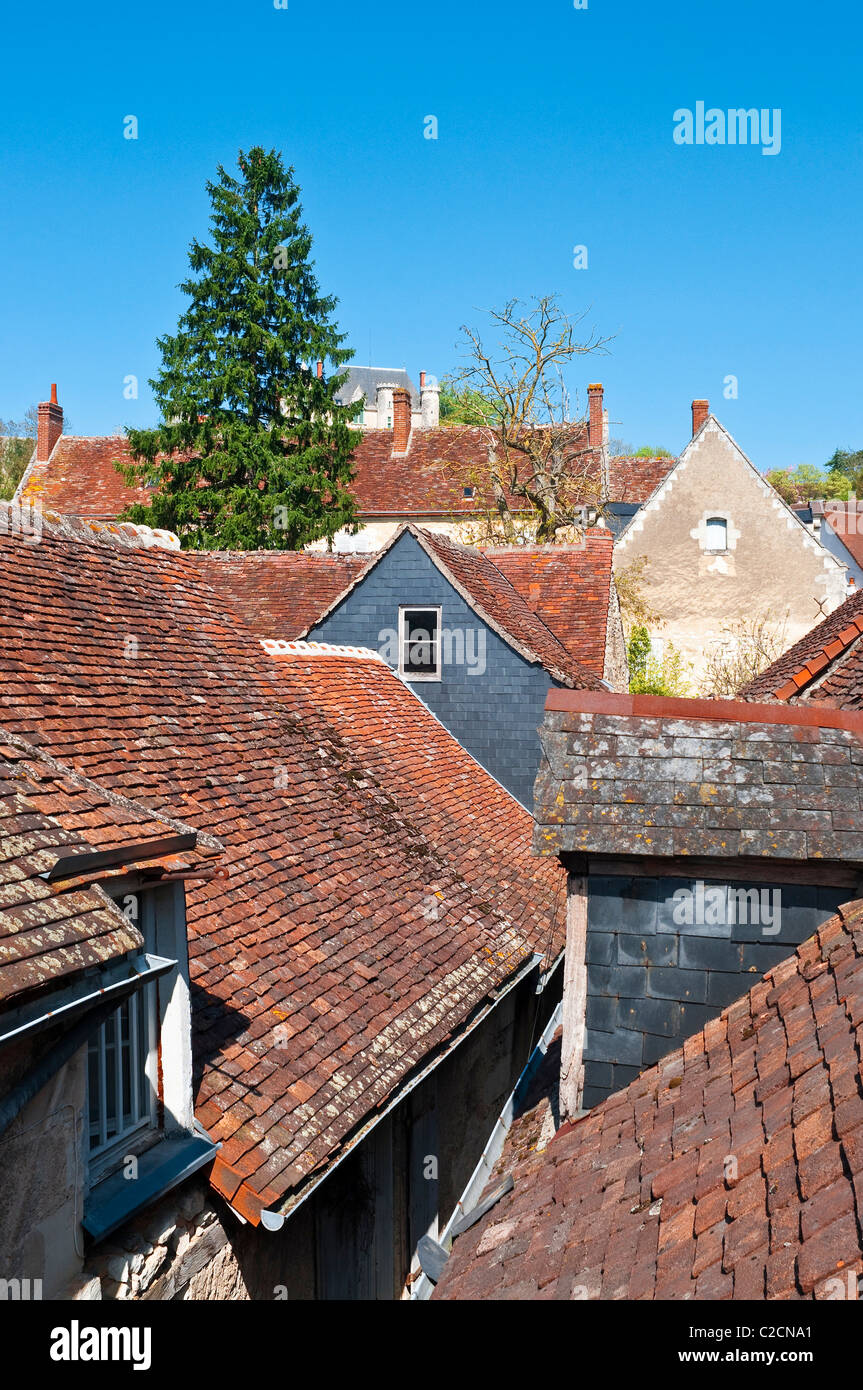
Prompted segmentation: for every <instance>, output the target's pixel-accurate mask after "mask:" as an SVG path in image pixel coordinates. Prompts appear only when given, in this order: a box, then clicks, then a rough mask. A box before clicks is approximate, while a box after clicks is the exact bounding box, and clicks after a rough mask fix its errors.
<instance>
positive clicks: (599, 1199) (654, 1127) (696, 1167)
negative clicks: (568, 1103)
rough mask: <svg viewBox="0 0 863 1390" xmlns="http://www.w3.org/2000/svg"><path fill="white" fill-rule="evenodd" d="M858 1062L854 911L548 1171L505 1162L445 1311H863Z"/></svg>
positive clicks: (637, 1088) (539, 1159) (860, 1037)
mask: <svg viewBox="0 0 863 1390" xmlns="http://www.w3.org/2000/svg"><path fill="white" fill-rule="evenodd" d="M861 1045H863V903H861V902H859V901H858V902H854V903H850V904H848V905H847V906H846V907H844V908H841V909H840V912H839V915H837V916H836V917H834V918H832V919H831V920H830V921H829V922H827V923H825V925H824V926H823V927H821V928H820V929H819V931H818V932H817V933H816V935H815V936H813V937H811V938H810V939H809V940H808V941H807V942H805V943H804V945H802V946H801V947H799V948H798V950H797V952H796V953H795V955H793V956H791V957H790V958H789V959H788V960H786V961H783V962H782V963H781V964H780V965H777V966H776V967H774V968H773V969H772V970H770V971H768V973H767V974H766V975H765V977H764V979H763V981H760V982H759V983H758V984H757V985H755V987H754V988H753V989H752V990H751V991H750V992H749V993H748V994H747V995H745V996H744V997H743V998H742V999H740V1000H739V1001H738V1002H737V1003H735V1004H732V1005H731V1007H730V1008H728V1009H726V1010H725V1011H724V1012H723V1013H722V1015H721V1016H720V1017H719V1018H718V1019H714V1020H713V1021H711V1022H710V1023H708V1024H707V1026H706V1027H705V1028H704V1030H703V1032H701V1033H697V1034H696V1035H695V1036H694V1037H692V1038H690V1039H688V1040H687V1042H686V1043H685V1044H684V1046H683V1048H682V1049H679V1050H678V1051H676V1052H673V1053H670V1054H669V1055H668V1056H667V1057H665V1058H663V1060H662V1061H661V1062H660V1063H659V1064H658V1065H657V1066H655V1067H652V1068H651V1069H650V1070H648V1071H645V1072H643V1073H642V1074H641V1075H640V1076H639V1077H637V1078H636V1080H635V1081H633V1082H632V1083H631V1084H630V1085H629V1086H628V1087H627V1088H626V1089H625V1090H623V1091H620V1092H619V1093H617V1094H616V1095H613V1096H610V1097H609V1098H608V1099H607V1100H606V1101H604V1102H603V1103H602V1104H601V1105H598V1106H597V1107H596V1108H595V1109H594V1110H592V1111H590V1113H589V1114H587V1115H586V1116H585V1117H583V1118H582V1119H580V1120H578V1121H576V1122H575V1123H574V1124H567V1125H564V1126H563V1127H562V1128H561V1129H560V1130H559V1131H558V1133H557V1135H556V1136H555V1137H554V1139H553V1140H552V1141H551V1143H550V1144H549V1145H548V1147H547V1149H546V1150H545V1152H544V1153H538V1152H537V1150H536V1149H535V1148H533V1149H531V1148H529V1147H528V1151H527V1153H524V1149H523V1148H522V1151H521V1152H519V1151H518V1150H517V1149H513V1148H511V1147H508V1148H507V1149H506V1150H505V1153H504V1160H503V1164H504V1166H507V1167H508V1169H509V1171H512V1172H513V1177H514V1187H513V1189H512V1190H511V1191H510V1192H509V1193H508V1194H507V1195H506V1196H505V1197H503V1198H502V1199H501V1200H500V1201H499V1202H498V1203H497V1204H496V1205H495V1206H494V1207H493V1208H492V1209H491V1211H489V1212H488V1213H487V1214H486V1215H485V1216H484V1217H483V1219H482V1220H481V1221H480V1222H478V1223H477V1224H476V1225H475V1226H474V1227H472V1228H471V1229H470V1230H469V1231H467V1232H465V1234H464V1235H462V1236H460V1237H459V1238H458V1240H457V1241H456V1243H455V1246H454V1249H453V1253H452V1255H451V1256H450V1260H449V1263H448V1264H447V1267H446V1269H445V1270H444V1273H443V1276H442V1278H441V1281H440V1283H439V1285H438V1287H437V1290H436V1292H435V1295H434V1297H435V1298H438V1299H524V1300H530V1299H570V1298H573V1297H575V1298H589V1299H621V1298H623V1299H658V1300H672V1299H673V1300H680V1299H691V1298H695V1299H708V1300H713V1299H755V1300H762V1299H792V1300H794V1299H804V1298H825V1297H833V1298H839V1297H846V1298H847V1297H849V1293H848V1289H849V1278H850V1280H851V1281H852V1286H853V1289H854V1291H853V1293H851V1294H850V1297H852V1298H853V1297H856V1296H857V1295H856V1285H857V1279H858V1277H859V1275H860V1274H861V1272H863V1243H861V1237H860V1228H859V1225H858V1220H857V1213H858V1212H859V1211H860V1209H861V1203H863V1087H861V1075H860V1055H861ZM729 1158H731V1159H733V1160H734V1162H733V1164H729V1162H728V1160H729ZM831 1280H837V1281H841V1282H840V1283H839V1284H838V1285H837V1284H831V1283H830V1282H829V1281H831Z"/></svg>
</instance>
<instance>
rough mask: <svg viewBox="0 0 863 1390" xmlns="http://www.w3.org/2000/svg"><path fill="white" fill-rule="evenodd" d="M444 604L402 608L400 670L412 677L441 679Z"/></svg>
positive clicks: (419, 679)
mask: <svg viewBox="0 0 863 1390" xmlns="http://www.w3.org/2000/svg"><path fill="white" fill-rule="evenodd" d="M440 619H441V610H440V608H401V609H399V626H400V632H399V673H400V674H401V675H402V676H404V677H405V679H406V680H409V681H439V680H440V678H441V673H440Z"/></svg>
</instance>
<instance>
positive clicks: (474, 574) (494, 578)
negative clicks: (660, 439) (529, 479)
mask: <svg viewBox="0 0 863 1390" xmlns="http://www.w3.org/2000/svg"><path fill="white" fill-rule="evenodd" d="M409 529H410V530H411V532H412V533H413V535H415V536H416V537H417V539H418V540H419V542H420V544H421V545H422V546H423V548H424V549H425V550H426V551H427V553H428V554H429V555H430V556H431V557H432V559H433V560H434V561H435V563H436V564H437V565H438V568H439V569H441V570H442V572H443V573H444V574H445V575H446V577H447V578H448V579H449V580H450V582H451V583H452V584H454V585H455V587H456V588H457V589H458V590H459V591H460V592H461V593H462V595H463V597H464V598H465V599H466V601H467V602H468V603H469V604H470V605H471V607H472V608H474V609H475V610H476V612H477V613H478V614H479V615H480V617H482V618H483V619H484V620H485V621H486V622H488V623H489V624H490V626H491V627H493V628H495V630H496V631H497V632H498V633H499V634H500V636H502V637H503V638H504V640H505V641H507V642H509V643H510V645H511V646H514V647H515V648H516V650H517V651H520V652H521V654H522V656H524V657H525V658H526V659H527V660H528V661H533V662H537V663H538V664H540V665H542V666H544V667H545V669H546V671H548V673H549V675H550V676H552V677H554V679H555V680H561V681H563V682H564V683H565V684H567V685H569V684H572V685H578V686H581V687H583V688H585V689H587V690H601V689H602V688H603V687H602V683H601V678H600V677H598V676H597V675H596V674H594V672H593V671H591V670H590V669H589V668H588V667H587V665H586V663H583V662H582V660H580V659H578V658H577V657H576V656H575V655H574V654H573V653H572V652H571V651H570V650H569V649H568V648H567V647H566V646H565V645H564V644H563V642H562V641H561V640H560V639H559V638H558V637H556V636H555V634H554V632H553V631H552V630H551V628H550V627H549V626H547V624H546V623H545V622H544V621H543V618H542V617H541V616H540V614H539V613H538V612H534V610H533V608H531V606H530V605H529V603H528V602H527V600H526V598H525V596H524V594H523V593H522V591H521V590H520V588H518V587H515V586H514V585H513V583H512V582H511V580H510V578H509V577H508V576H507V574H506V573H505V572H504V568H503V567H502V566H499V565H497V564H496V563H494V562H493V561H492V559H491V552H488V551H485V552H484V551H481V550H474V549H471V548H469V547H468V546H464V545H458V544H456V542H455V541H451V540H450V539H449V537H447V536H442V535H439V534H435V533H434V532H432V531H425V530H423V529H421V528H419V527H413V526H412V527H410V528H409ZM585 553H586V552H585ZM610 580H611V575H610V572H609V583H610ZM528 592H529V589H528ZM604 651H605V641H604V634H603V655H604Z"/></svg>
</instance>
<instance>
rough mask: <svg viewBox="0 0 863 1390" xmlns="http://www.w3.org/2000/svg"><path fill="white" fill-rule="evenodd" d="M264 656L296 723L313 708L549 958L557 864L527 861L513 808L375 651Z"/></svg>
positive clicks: (289, 646)
mask: <svg viewBox="0 0 863 1390" xmlns="http://www.w3.org/2000/svg"><path fill="white" fill-rule="evenodd" d="M268 650H269V652H270V654H271V655H272V656H273V658H274V659H275V660H276V662H277V665H278V669H279V671H280V673H281V674H282V676H283V683H282V686H281V688H280V692H279V694H280V697H281V698H282V699H283V700H285V701H286V703H288V704H289V705H290V706H291V708H293V709H295V710H296V712H297V713H298V714H299V715H301V717H303V718H309V717H311V715H312V714H313V710H314V708H315V707H317V708H318V709H320V710H321V711H322V712H323V713H324V714H325V715H326V717H327V719H328V720H329V721H330V722H331V723H332V725H333V727H334V728H335V729H337V730H338V732H339V734H340V735H341V737H342V738H344V739H345V740H346V742H347V743H348V744H349V746H350V748H351V751H352V752H353V754H354V755H355V757H356V758H357V760H358V762H359V763H360V765H361V766H362V767H363V768H364V769H367V770H368V771H369V772H370V773H371V775H372V776H373V777H374V778H375V779H376V780H377V781H378V782H379V783H380V784H381V785H386V786H387V789H388V792H389V794H390V796H391V797H392V798H393V801H394V803H396V804H397V806H398V808H399V813H400V814H401V815H402V816H404V817H405V819H406V821H409V822H410V823H411V824H412V825H413V826H415V827H416V829H417V830H418V831H419V832H420V834H421V835H422V836H423V838H424V839H425V840H426V842H427V843H428V844H430V845H433V846H434V847H435V849H436V850H437V851H438V852H439V853H441V854H443V855H444V856H445V857H446V859H447V861H448V862H449V863H451V864H452V865H453V866H454V867H455V868H456V869H457V871H458V873H459V874H461V875H462V877H463V878H464V879H465V881H466V882H467V883H469V884H470V886H471V888H472V889H474V890H475V891H476V892H477V893H479V894H480V895H481V896H482V898H483V899H484V901H486V902H488V903H489V904H491V905H492V906H494V907H497V908H498V909H499V910H500V911H501V912H504V913H505V914H506V916H507V917H508V918H509V919H510V920H511V921H512V922H515V923H516V924H517V925H518V927H519V928H520V929H521V930H522V931H524V932H525V933H526V934H527V935H528V936H529V938H530V940H531V942H532V944H533V945H534V948H535V949H536V950H539V951H542V952H543V953H544V954H545V955H547V956H548V957H549V959H552V958H554V957H555V956H556V955H557V953H558V952H559V951H561V950H562V949H563V944H564V936H565V923H564V916H563V913H564V904H563V899H562V896H561V894H562V889H563V875H562V873H561V872H560V870H559V866H558V865H557V864H556V863H554V861H552V860H540V859H537V858H536V857H535V856H534V855H533V853H532V851H531V846H530V836H529V835H526V834H525V827H526V822H525V813H524V810H523V808H522V807H521V806H520V805H519V803H518V802H517V801H516V800H515V799H514V798H513V797H511V796H509V795H501V788H500V787H499V786H498V784H497V783H496V782H495V781H494V780H493V779H492V778H491V777H489V776H488V775H487V774H486V773H485V772H484V770H483V769H482V768H481V767H480V764H479V763H477V762H476V761H475V760H474V759H473V758H472V757H471V756H470V754H469V753H467V752H466V751H465V750H464V749H463V748H462V747H461V745H460V744H459V743H457V742H456V741H455V739H453V738H452V736H451V735H450V734H449V733H448V732H447V731H446V729H445V728H444V726H443V724H441V723H440V722H439V721H438V719H437V718H436V716H435V715H434V714H432V712H431V710H429V709H428V707H427V706H426V705H425V704H424V703H423V702H422V700H421V699H419V698H417V695H416V693H415V691H414V690H413V689H412V688H411V687H410V686H408V685H407V684H406V683H405V682H404V681H403V680H401V679H400V677H399V676H397V675H396V674H395V673H394V672H393V671H391V670H390V668H389V667H388V666H387V665H386V664H385V663H384V662H383V661H382V660H381V659H380V658H379V657H378V656H376V655H375V654H374V653H370V652H361V650H360V649H357V650H356V651H355V653H354V654H351V651H350V649H346V648H344V647H334V646H329V645H327V644H325V643H317V642H310V643H307V642H284V643H271V644H269V645H268ZM545 869H550V870H551V872H549V873H546V872H544V870H545ZM549 933H551V934H550V935H549ZM547 963H548V962H547Z"/></svg>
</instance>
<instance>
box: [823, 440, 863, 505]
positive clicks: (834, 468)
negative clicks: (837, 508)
mask: <svg viewBox="0 0 863 1390" xmlns="http://www.w3.org/2000/svg"><path fill="white" fill-rule="evenodd" d="M827 479H828V490H827V496H828V497H840V498H841V499H842V501H843V502H847V500H848V498H849V496H850V495H851V493H853V494H854V496H855V497H860V496H861V495H863V449H836V450H834V452H833V455H832V457H831V458H829V459H828V460H827Z"/></svg>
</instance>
